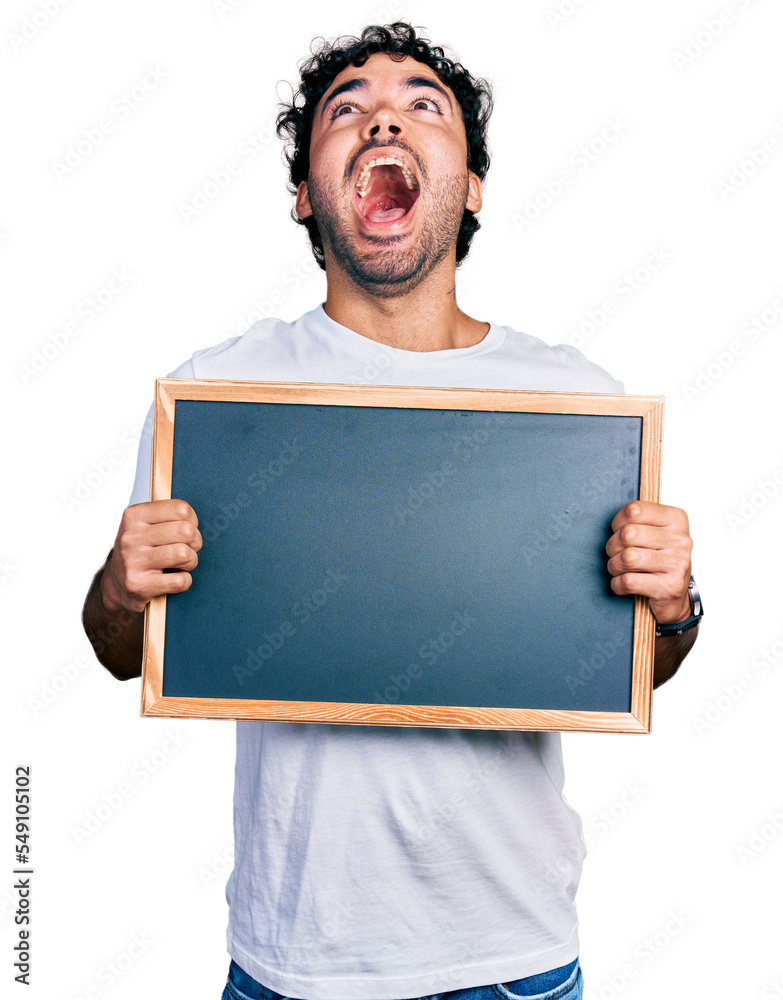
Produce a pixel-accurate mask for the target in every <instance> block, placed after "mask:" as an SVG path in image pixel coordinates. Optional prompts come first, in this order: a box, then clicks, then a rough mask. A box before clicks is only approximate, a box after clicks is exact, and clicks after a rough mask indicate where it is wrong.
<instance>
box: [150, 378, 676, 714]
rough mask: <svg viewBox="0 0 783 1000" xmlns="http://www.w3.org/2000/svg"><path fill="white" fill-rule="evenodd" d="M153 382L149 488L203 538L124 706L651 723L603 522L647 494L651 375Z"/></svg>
mask: <svg viewBox="0 0 783 1000" xmlns="http://www.w3.org/2000/svg"><path fill="white" fill-rule="evenodd" d="M199 387H200V391H199ZM160 394H162V395H161V398H160V401H159V406H158V411H159V413H158V414H157V415H156V433H155V455H154V483H153V498H154V499H161V498H163V497H164V496H173V497H177V498H181V499H184V500H186V501H187V502H188V503H189V504H190V505H191V506H192V507H193V508H194V510H195V511H196V513H197V515H198V517H199V527H200V529H201V533H202V536H203V539H204V545H203V549H202V551H201V553H200V555H199V565H198V567H197V569H196V570H195V571H194V573H193V583H192V586H191V588H190V590H188V591H187V592H186V593H183V594H177V595H172V596H169V597H168V599H166V598H159V599H156V602H153V608H152V611H151V612H150V616H149V620H148V629H147V633H148V643H147V651H146V653H145V681H144V684H143V690H144V692H145V698H146V704H145V705H143V714H150V715H160V714H173V715H196V716H203V717H210V716H218V717H230V718H266V719H275V720H280V719H287V720H297V721H318V722H341V723H354V724H357V723H361V724H385V725H439V726H443V725H448V726H460V727H472V726H478V727H482V728H506V727H507V728H519V729H533V728H550V729H570V728H582V729H599V730H613V729H614V730H617V731H649V700H650V699H649V688H650V675H651V655H650V649H651V646H652V638H651V635H650V626H651V621H650V618H651V616H650V615H649V611H648V610H647V609H646V602H644V601H643V600H642V599H636V600H634V599H631V598H619V597H617V596H616V595H614V594H613V593H612V592H611V590H610V588H609V578H608V574H607V573H606V569H605V565H606V556H605V553H604V545H605V544H606V540H607V538H608V536H609V533H610V532H609V525H610V523H611V520H612V518H613V517H614V515H615V514H616V513H617V512H618V511H619V510H620V508H621V507H623V506H624V505H625V504H626V503H627V502H628V501H630V500H633V499H639V498H641V499H657V468H658V463H659V444H660V408H661V401H660V399H659V398H658V397H631V396H608V395H602V396H600V395H587V394H560V393H528V392H511V391H502V392H501V391H494V390H453V389H438V390H433V389H382V388H379V387H367V388H357V387H347V386H325V385H324V386H317V385H306V384H296V385H288V386H283V385H281V384H274V383H236V382H226V383H218V382H207V381H205V382H194V381H191V380H186V381H182V380H161V381H160V382H159V395H160ZM199 396H201V397H202V398H198V397H199ZM580 410H582V411H585V410H586V411H590V412H579V411H580ZM595 410H599V412H592V411H595ZM651 471H652V475H651ZM653 494H655V496H653Z"/></svg>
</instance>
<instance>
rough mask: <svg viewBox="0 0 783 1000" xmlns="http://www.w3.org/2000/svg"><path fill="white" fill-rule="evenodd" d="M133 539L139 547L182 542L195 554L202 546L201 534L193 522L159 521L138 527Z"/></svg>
mask: <svg viewBox="0 0 783 1000" xmlns="http://www.w3.org/2000/svg"><path fill="white" fill-rule="evenodd" d="M133 538H134V540H135V541H137V542H138V544H139V546H140V547H145V546H149V547H155V546H157V545H172V544H174V543H175V542H184V543H185V544H186V545H189V546H190V547H191V548H192V549H193V550H194V551H195V552H198V551H199V550H200V549H201V546H202V544H203V541H202V537H201V532H200V531H199V530H198V528H197V527H196V525H195V524H194V523H193V521H161V522H159V523H156V524H144V525H139V526H138V527H137V528H136V531H135V532H134V533H133Z"/></svg>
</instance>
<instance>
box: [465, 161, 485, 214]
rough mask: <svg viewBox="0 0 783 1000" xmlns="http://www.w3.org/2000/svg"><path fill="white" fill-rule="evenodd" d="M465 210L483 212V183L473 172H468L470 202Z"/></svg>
mask: <svg viewBox="0 0 783 1000" xmlns="http://www.w3.org/2000/svg"><path fill="white" fill-rule="evenodd" d="M465 208H467V210H468V211H469V212H480V211H481V181H480V180H479V179H478V177H477V176H476V175H475V174H474V173H473V171H472V170H470V171H468V200H467V201H466V202H465Z"/></svg>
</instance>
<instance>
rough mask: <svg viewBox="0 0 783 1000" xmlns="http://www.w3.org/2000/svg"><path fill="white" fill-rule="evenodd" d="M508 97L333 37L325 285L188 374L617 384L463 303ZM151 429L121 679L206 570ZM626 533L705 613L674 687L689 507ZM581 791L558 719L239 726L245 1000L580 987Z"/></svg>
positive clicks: (304, 100) (132, 541)
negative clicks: (146, 614) (462, 276)
mask: <svg viewBox="0 0 783 1000" xmlns="http://www.w3.org/2000/svg"><path fill="white" fill-rule="evenodd" d="M490 108H491V99H490V94H489V89H488V87H487V85H486V84H484V82H483V81H475V80H473V79H472V77H471V76H470V74H468V73H467V72H466V71H465V70H464V68H463V67H462V66H461V65H459V64H458V63H454V62H452V61H450V60H448V59H446V58H445V57H444V56H443V52H442V50H440V49H438V48H434V47H432V46H430V45H429V43H428V42H427V41H426V40H425V39H421V38H417V36H416V34H415V32H414V31H413V29H412V28H411V27H410V26H409V25H406V24H401V23H399V24H395V25H391V26H389V27H388V28H368V29H366V30H365V32H364V33H363V34H362V36H361V39H349V40H345V39H343V40H340V41H339V42H337V43H335V44H334V45H328V44H324V47H323V49H322V51H320V52H319V53H317V54H315V55H314V56H313V57H312V58H311V59H310V60H309V61H308V62H307V63H306V64H305V65H304V67H303V69H302V79H301V90H300V92H299V93H298V94H297V95H296V96H295V98H294V100H293V102H292V104H291V105H290V106H289V107H287V108H286V109H284V111H283V113H282V114H281V116H280V118H279V128H280V131H281V132H282V133H284V134H286V135H287V136H288V138H289V139H290V141H291V145H290V149H289V154H288V156H289V164H290V168H291V182H292V189H293V190H295V192H296V214H297V218H298V219H299V221H301V222H302V223H303V224H304V225H306V226H307V228H308V232H309V234H310V238H311V242H312V244H313V249H314V253H315V255H316V258H317V259H318V260H319V263H321V265H322V266H323V267H324V269H325V271H326V276H327V289H328V290H327V297H326V301H325V303H324V304H323V306H319V307H318V308H317V309H315V310H313V311H312V312H311V313H308V314H306V315H305V316H303V317H302V318H301V319H300V320H298V321H297V322H296V323H294V324H287V323H282V322H280V321H277V320H265V321H262V322H261V323H257V324H256V325H255V326H254V327H253V328H251V330H249V331H248V332H247V333H246V334H245V335H244V336H243V337H240V338H234V339H233V340H230V341H227V342H225V343H224V344H221V345H218V346H217V347H215V348H212V349H209V350H206V351H199V352H197V353H196V354H195V355H194V356H193V358H192V359H191V361H189V362H187V363H186V364H184V365H183V366H181V367H180V368H179V369H177V370H176V372H175V373H174V374H175V375H176V376H179V377H205V378H242V379H261V380H282V381H303V382H342V383H345V382H354V381H363V380H365V379H364V378H363V375H362V373H363V372H364V371H366V370H367V367H368V364H370V363H373V364H375V365H378V363H379V359H382V364H383V369H382V370H383V377H382V381H383V383H384V384H387V385H395V384H397V385H425V386H464V387H478V388H482V387H488V388H510V389H544V390H560V391H596V392H617V391H621V387H620V385H619V383H617V382H615V381H614V380H613V379H612V378H611V377H610V376H608V375H607V374H606V372H604V371H602V370H601V369H600V368H597V367H596V366H594V365H592V364H590V363H589V362H588V361H587V360H586V359H585V358H584V357H583V356H582V355H581V354H579V352H577V351H575V350H573V349H572V348H569V347H562V346H561V347H558V348H550V347H547V346H546V345H544V344H543V343H542V342H540V341H538V340H536V339H535V338H532V337H529V336H526V335H523V334H519V333H515V332H514V331H513V330H510V329H508V328H504V327H498V326H496V325H494V324H491V323H486V322H482V321H479V320H476V319H473V318H472V317H470V316H467V315H466V314H465V313H463V312H462V311H461V310H460V309H459V307H458V306H457V302H456V298H455V294H454V281H455V268H456V266H457V264H458V262H459V261H461V260H462V259H463V258H464V256H465V254H466V253H467V250H468V247H469V245H470V241H471V238H472V235H473V233H474V231H475V230H476V228H477V227H478V223H477V220H476V218H475V214H476V213H477V212H478V211H479V209H480V208H481V195H482V190H481V183H482V180H483V178H484V177H485V175H486V172H487V168H488V165H489V157H488V155H487V150H486V125H487V119H488V116H489V112H490ZM149 437H150V428H149V421H148V424H147V428H146V430H145V435H144V437H143V440H142V446H141V449H140V456H139V467H138V472H137V481H136V487H135V489H134V494H133V497H132V504H131V506H130V507H128V509H127V510H126V511H125V513H124V515H123V517H122V521H121V524H120V528H119V532H118V534H117V539H116V541H115V545H114V548H113V549H112V551H111V553H110V554H109V557H108V558H107V561H106V564H105V566H104V567H103V568H102V570H100V571H99V573H98V574H97V575H96V578H95V580H94V581H93V586H92V588H91V591H90V593H89V595H88V597H87V601H86V604H85V611H84V621H85V627H86V630H87V632H88V635H90V636H91V637H92V640H93V642H94V645H96V651H98V652H99V655H100V658H101V661H102V662H103V663H104V664H105V665H106V666H107V667H108V668H109V670H111V672H112V673H113V674H114V675H115V676H117V677H119V678H122V679H127V678H129V677H135V676H139V674H140V665H141V641H142V637H141V627H142V616H141V612H142V611H143V609H144V607H145V605H146V604H147V602H148V601H149V600H150V599H151V598H152V597H153V596H155V595H158V594H175V593H178V592H181V591H184V590H186V589H187V588H188V587H189V586H190V583H191V572H193V571H194V570H195V569H196V564H197V562H198V552H199V550H200V549H201V545H202V539H201V535H200V533H199V530H198V519H197V514H196V512H195V511H193V510H192V509H191V508H190V507H189V505H188V504H186V503H185V502H184V501H181V500H170V501H159V502H156V503H148V502H144V501H145V498H146V497H147V496H148V495H149V494H148V478H147V477H148V473H147V470H148V468H149ZM612 532H613V533H612V535H611V537H610V539H609V541H608V543H607V545H606V554H607V557H608V562H607V566H608V571H609V573H610V575H611V577H612V589H613V590H614V592H615V593H616V594H618V595H621V596H622V595H632V594H643V595H646V596H647V597H649V598H650V607H651V609H652V611H653V614H654V615H655V618H656V619H657V621H658V623H659V625H661V626H664V628H665V625H666V624H667V623H670V624H671V623H687V627H689V630H688V631H684V632H683V633H682V634H680V635H678V634H672V635H668V636H667V635H664V636H662V637H660V638H658V639H657V641H656V650H655V684H656V686H657V685H658V684H660V683H663V681H665V680H667V679H668V678H669V677H671V676H672V674H673V673H674V672H675V670H676V669H677V667H678V665H679V663H680V662H681V660H682V658H683V657H684V655H685V654H686V652H687V650H688V649H689V648H690V645H691V644H692V642H693V639H694V637H695V634H696V631H695V629H692V628H690V626H691V625H694V624H697V620H696V619H695V617H694V616H693V614H692V610H693V609H692V602H691V599H690V597H689V593H688V583H689V579H690V551H691V541H690V537H689V534H688V521H687V517H686V515H685V513H684V512H683V511H681V510H679V509H677V508H673V507H668V506H663V505H659V504H651V503H641V502H633V503H630V504H628V505H626V506H625V507H624V508H623V509H622V510H620V511H619V512H618V513H617V516H616V517H615V518H614V521H613V522H612ZM107 634H116V635H117V638H116V639H115V641H114V642H112V643H110V644H106V643H100V642H99V640H98V637H99V636H101V635H104V636H105V635H107ZM562 787H563V773H562V755H561V747H560V737H559V734H557V733H548V732H513V733H494V732H483V731H472V730H439V729H415V728H410V729H407V728H395V727H372V726H366V727H365V726H360V727H351V726H333V725H309V726H308V725H303V724H289V723H266V722H239V723H237V765H236V785H235V793H234V822H235V851H234V853H235V867H234V871H233V873H232V875H231V878H230V880H229V884H228V887H227V898H228V901H229V907H230V917H229V928H228V950H229V953H230V955H231V958H232V962H231V969H230V975H229V981H228V983H227V985H226V990H225V992H224V994H223V995H224V997H267V998H268V997H271V998H275V997H278V996H281V995H284V996H290V997H302V998H305V1000H393V998H403V997H422V996H430V995H433V994H444V993H449V994H452V993H453V996H454V998H455V1000H456V998H459V1000H478V998H479V997H496V996H498V995H500V996H509V995H511V996H515V995H522V996H525V995H527V996H529V995H536V996H550V995H551V996H553V997H554V996H557V997H568V998H575V997H579V996H581V991H582V978H581V972H580V969H579V963H578V936H577V921H576V912H575V907H574V896H575V893H576V889H577V885H578V882H579V876H580V872H581V865H582V860H583V857H584V840H583V838H582V832H581V823H580V820H579V817H578V816H577V815H576V814H575V813H574V812H573V810H572V809H571V808H570V807H569V806H568V804H567V803H566V802H565V800H564V799H563V797H562ZM455 803H456V805H455ZM446 806H449V807H450V809H449V810H447V809H446V808H445V807H446ZM433 816H437V817H439V822H437V823H434V822H432V817H433ZM444 816H445V817H446V819H444V818H443V817H444ZM262 984H263V985H262Z"/></svg>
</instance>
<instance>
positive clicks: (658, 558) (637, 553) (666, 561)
mask: <svg viewBox="0 0 783 1000" xmlns="http://www.w3.org/2000/svg"><path fill="white" fill-rule="evenodd" d="M606 568H607V570H608V572H609V574H610V575H611V576H619V575H620V574H621V573H667V574H671V575H672V576H674V577H675V578H676V579H677V580H679V581H682V580H684V579H687V578H688V577H689V576H690V559H689V558H688V557H687V556H686V555H685V554H684V553H680V552H672V551H671V550H670V549H633V548H630V549H623V550H622V552H618V553H617V555H614V556H612V558H611V559H609V561H608V562H607V564H606Z"/></svg>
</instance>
